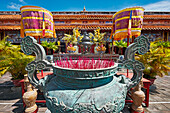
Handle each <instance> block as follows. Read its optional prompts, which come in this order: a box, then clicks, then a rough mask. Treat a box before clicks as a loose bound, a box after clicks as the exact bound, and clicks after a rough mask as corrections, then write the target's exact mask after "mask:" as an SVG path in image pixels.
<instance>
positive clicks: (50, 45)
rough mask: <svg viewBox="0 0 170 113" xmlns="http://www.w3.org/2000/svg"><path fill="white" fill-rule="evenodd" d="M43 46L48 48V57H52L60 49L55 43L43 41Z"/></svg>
mask: <svg viewBox="0 0 170 113" xmlns="http://www.w3.org/2000/svg"><path fill="white" fill-rule="evenodd" d="M41 45H42V46H43V47H45V48H46V54H47V55H52V54H53V53H54V51H56V50H57V49H58V47H57V45H55V42H47V41H42V42H41Z"/></svg>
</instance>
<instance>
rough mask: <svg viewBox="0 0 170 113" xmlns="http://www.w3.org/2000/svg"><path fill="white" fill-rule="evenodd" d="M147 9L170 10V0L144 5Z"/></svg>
mask: <svg viewBox="0 0 170 113" xmlns="http://www.w3.org/2000/svg"><path fill="white" fill-rule="evenodd" d="M143 7H144V8H145V10H147V11H153V10H154V11H170V1H167V0H163V1H159V2H156V3H151V4H148V5H144V6H143Z"/></svg>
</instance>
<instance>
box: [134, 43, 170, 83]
mask: <svg viewBox="0 0 170 113" xmlns="http://www.w3.org/2000/svg"><path fill="white" fill-rule="evenodd" d="M159 43H161V42H159ZM136 60H139V61H140V62H142V63H143V64H144V66H145V70H144V71H143V73H144V76H143V77H144V78H147V79H151V81H153V79H156V76H160V77H163V76H164V75H168V72H169V71H170V50H169V49H168V47H164V46H162V45H161V46H160V45H158V41H155V42H151V43H150V51H149V52H147V53H146V54H144V55H136Z"/></svg>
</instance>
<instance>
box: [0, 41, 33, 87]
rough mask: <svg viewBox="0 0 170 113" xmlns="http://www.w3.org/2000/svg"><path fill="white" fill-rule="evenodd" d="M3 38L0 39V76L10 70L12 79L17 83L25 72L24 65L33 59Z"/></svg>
mask: <svg viewBox="0 0 170 113" xmlns="http://www.w3.org/2000/svg"><path fill="white" fill-rule="evenodd" d="M5 40H6V38H4V39H3V40H1V41H0V51H1V52H0V76H2V75H3V74H5V73H6V72H10V73H11V75H12V80H14V82H15V81H17V82H16V83H17V84H18V81H19V80H21V79H23V78H24V74H26V73H27V71H26V70H25V67H26V66H27V64H28V63H30V62H31V61H33V60H34V56H31V55H25V54H24V53H22V52H21V48H20V46H19V45H12V44H9V43H10V42H6V41H5ZM18 85H19V84H18Z"/></svg>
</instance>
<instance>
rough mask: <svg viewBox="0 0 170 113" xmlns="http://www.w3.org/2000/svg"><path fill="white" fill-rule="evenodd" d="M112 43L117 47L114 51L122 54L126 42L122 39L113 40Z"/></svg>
mask: <svg viewBox="0 0 170 113" xmlns="http://www.w3.org/2000/svg"><path fill="white" fill-rule="evenodd" d="M113 45H114V46H116V47H118V50H116V53H118V54H122V55H124V52H125V49H126V48H127V42H124V41H123V40H120V41H114V42H113ZM116 47H115V48H116Z"/></svg>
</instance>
